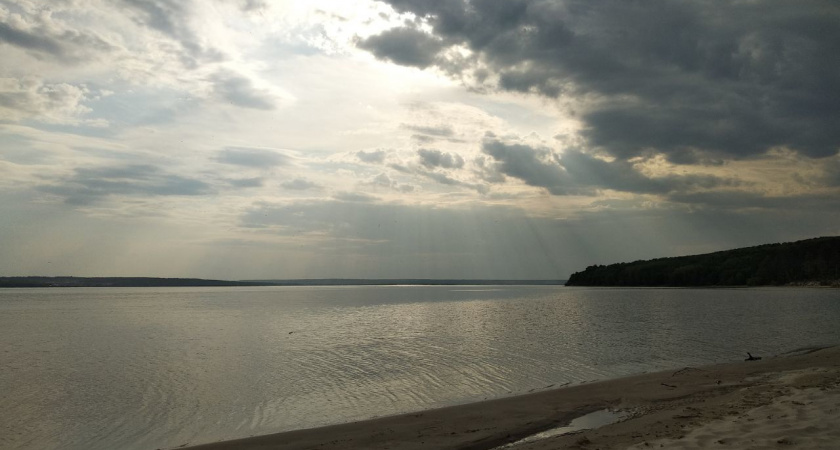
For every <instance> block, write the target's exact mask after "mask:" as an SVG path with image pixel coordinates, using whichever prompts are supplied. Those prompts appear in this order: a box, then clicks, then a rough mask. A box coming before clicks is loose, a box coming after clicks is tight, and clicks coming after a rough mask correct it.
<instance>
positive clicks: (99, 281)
mask: <svg viewBox="0 0 840 450" xmlns="http://www.w3.org/2000/svg"><path fill="white" fill-rule="evenodd" d="M565 283H566V280H471V279H463V280H462V279H446V280H444V279H441V280H437V279H425V278H399V279H390V278H389V279H377V278H371V279H361V278H312V279H289V280H237V281H229V280H207V279H201V278H156V277H43V276H26V277H0V288H46V287H212V286H220V287H231V286H234V287H235V286H240V287H248V286H252V287H253V286H405V285H416V286H562V285H564V284H565Z"/></svg>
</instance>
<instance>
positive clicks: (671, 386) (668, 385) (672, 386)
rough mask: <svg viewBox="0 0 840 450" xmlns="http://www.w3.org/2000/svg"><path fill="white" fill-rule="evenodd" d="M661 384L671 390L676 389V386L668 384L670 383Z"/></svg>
mask: <svg viewBox="0 0 840 450" xmlns="http://www.w3.org/2000/svg"><path fill="white" fill-rule="evenodd" d="M659 384H661V385H662V386H665V387H667V388H671V389H674V388H676V386H674V385H673V384H668V383H659Z"/></svg>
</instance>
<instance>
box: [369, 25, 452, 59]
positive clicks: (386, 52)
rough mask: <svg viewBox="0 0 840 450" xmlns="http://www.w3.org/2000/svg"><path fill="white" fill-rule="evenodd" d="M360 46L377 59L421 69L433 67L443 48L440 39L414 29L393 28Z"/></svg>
mask: <svg viewBox="0 0 840 450" xmlns="http://www.w3.org/2000/svg"><path fill="white" fill-rule="evenodd" d="M358 45H359V47H361V48H363V49H366V50H369V51H370V52H371V53H373V54H374V55H376V57H377V58H380V59H386V60H389V61H393V62H395V63H397V64H402V65H404V66H414V67H420V68H425V67H428V66H430V65H432V64H433V63H434V61H435V55H436V54H437V53H438V52H439V51H440V50H441V49H442V48H443V43H442V42H441V41H440V39H437V38H435V37H433V36H431V35H429V34H428V33H424V32H423V31H420V30H417V29H414V28H393V29H391V30H388V31H384V32H383V33H382V34H379V35H376V36H372V37H369V38H367V39H364V40H361V41H359V43H358Z"/></svg>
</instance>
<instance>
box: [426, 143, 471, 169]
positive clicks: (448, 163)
mask: <svg viewBox="0 0 840 450" xmlns="http://www.w3.org/2000/svg"><path fill="white" fill-rule="evenodd" d="M417 156H419V157H420V164H422V165H423V166H424V167H426V168H428V169H433V168H435V167H440V168H443V169H460V168H462V167H464V158H462V157H461V155H458V154H455V153H446V152H442V151H440V150H434V149H426V148H421V149H419V150H417Z"/></svg>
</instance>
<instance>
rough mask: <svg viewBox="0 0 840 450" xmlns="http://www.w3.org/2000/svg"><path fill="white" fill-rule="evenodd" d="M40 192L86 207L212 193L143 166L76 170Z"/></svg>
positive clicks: (201, 184) (194, 182)
mask: <svg viewBox="0 0 840 450" xmlns="http://www.w3.org/2000/svg"><path fill="white" fill-rule="evenodd" d="M39 189H40V190H41V191H42V192H46V193H49V194H53V195H57V196H60V197H64V200H65V202H67V203H69V204H76V205H87V204H91V203H95V202H97V201H99V200H101V199H104V198H106V197H111V196H119V195H124V196H141V197H148V196H196V195H208V194H211V193H213V189H212V188H211V186H210V185H208V184H207V183H205V182H203V181H200V180H197V179H193V178H187V177H183V176H180V175H175V174H171V173H167V172H165V171H163V170H161V169H159V168H157V167H154V166H150V165H143V164H134V165H121V166H103V167H93V168H87V167H83V168H77V169H74V171H73V174H72V175H71V176H69V177H66V178H64V179H61V180H58V181H57V182H56V183H52V184H48V185H43V186H40V187H39Z"/></svg>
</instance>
